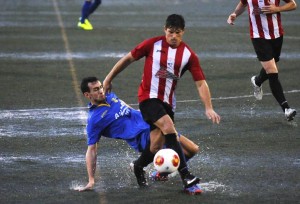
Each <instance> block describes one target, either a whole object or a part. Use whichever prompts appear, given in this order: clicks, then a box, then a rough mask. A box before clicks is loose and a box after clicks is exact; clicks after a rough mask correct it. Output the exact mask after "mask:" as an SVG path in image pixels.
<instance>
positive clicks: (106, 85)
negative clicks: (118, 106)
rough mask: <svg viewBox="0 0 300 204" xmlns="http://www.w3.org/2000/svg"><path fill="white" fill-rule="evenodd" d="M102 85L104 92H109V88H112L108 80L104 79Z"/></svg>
mask: <svg viewBox="0 0 300 204" xmlns="http://www.w3.org/2000/svg"><path fill="white" fill-rule="evenodd" d="M102 85H103V91H104V94H106V93H110V92H111V89H112V83H111V82H108V81H107V80H106V79H104V81H103V84H102Z"/></svg>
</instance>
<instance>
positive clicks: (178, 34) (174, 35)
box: [165, 28, 184, 48]
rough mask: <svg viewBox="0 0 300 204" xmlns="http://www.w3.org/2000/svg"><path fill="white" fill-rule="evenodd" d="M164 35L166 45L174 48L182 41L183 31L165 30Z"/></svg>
mask: <svg viewBox="0 0 300 204" xmlns="http://www.w3.org/2000/svg"><path fill="white" fill-rule="evenodd" d="M165 34H166V39H167V43H168V44H169V45H170V46H171V47H173V48H175V47H178V46H179V44H180V42H181V41H182V36H183V34H184V30H182V29H179V28H178V29H176V28H165Z"/></svg>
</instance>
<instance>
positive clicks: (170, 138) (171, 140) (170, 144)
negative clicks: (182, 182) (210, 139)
mask: <svg viewBox="0 0 300 204" xmlns="http://www.w3.org/2000/svg"><path fill="white" fill-rule="evenodd" d="M165 138H166V147H167V148H170V149H173V150H174V151H175V152H177V154H178V156H179V158H180V165H179V167H178V171H179V173H180V175H181V176H185V175H186V174H188V173H189V171H188V168H187V165H186V161H185V156H184V154H183V151H182V148H181V145H180V143H179V142H178V141H177V135H176V134H175V133H172V134H167V135H165Z"/></svg>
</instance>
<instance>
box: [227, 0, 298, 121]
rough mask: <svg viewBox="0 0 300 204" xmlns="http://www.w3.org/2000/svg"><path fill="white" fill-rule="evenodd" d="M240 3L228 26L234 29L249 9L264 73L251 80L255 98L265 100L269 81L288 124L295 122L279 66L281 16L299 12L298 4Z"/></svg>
mask: <svg viewBox="0 0 300 204" xmlns="http://www.w3.org/2000/svg"><path fill="white" fill-rule="evenodd" d="M283 1H284V2H285V3H284V4H283V5H280V0H240V2H239V3H238V5H237V6H236V8H235V11H234V12H233V13H232V14H230V15H229V17H228V19H227V22H228V24H230V25H234V21H235V20H236V18H237V17H238V16H239V15H241V14H242V13H243V12H244V11H245V10H246V8H247V7H248V15H249V24H250V37H251V40H252V44H253V47H254V50H255V52H256V55H257V58H258V60H259V61H260V62H261V65H262V69H261V70H260V73H259V74H258V75H257V76H253V77H252V78H251V83H252V85H253V87H254V96H255V98H256V99H257V100H261V99H262V97H263V91H262V84H263V83H264V82H265V81H266V80H269V86H270V88H271V91H272V94H273V96H274V97H275V99H276V100H277V102H278V103H279V105H280V106H281V108H282V110H283V112H284V114H285V117H286V118H287V120H288V121H291V120H293V119H294V117H295V115H296V110H295V109H292V108H290V106H289V104H288V102H287V100H286V98H285V96H284V93H283V89H282V86H281V83H280V81H279V78H278V68H277V62H278V61H279V57H280V53H281V47H282V43H283V34H284V32H283V27H282V23H281V14H280V12H285V11H291V10H294V9H296V7H297V5H296V2H295V1H294V0H283Z"/></svg>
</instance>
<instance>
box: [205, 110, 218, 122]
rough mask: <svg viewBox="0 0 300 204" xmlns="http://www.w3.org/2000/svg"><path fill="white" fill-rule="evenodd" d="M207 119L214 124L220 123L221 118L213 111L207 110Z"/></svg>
mask: <svg viewBox="0 0 300 204" xmlns="http://www.w3.org/2000/svg"><path fill="white" fill-rule="evenodd" d="M205 114H206V117H207V118H208V119H209V120H211V121H212V122H213V123H217V124H219V123H220V120H221V117H220V116H219V115H218V114H217V113H216V112H215V111H214V110H212V109H210V110H206V112H205Z"/></svg>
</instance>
